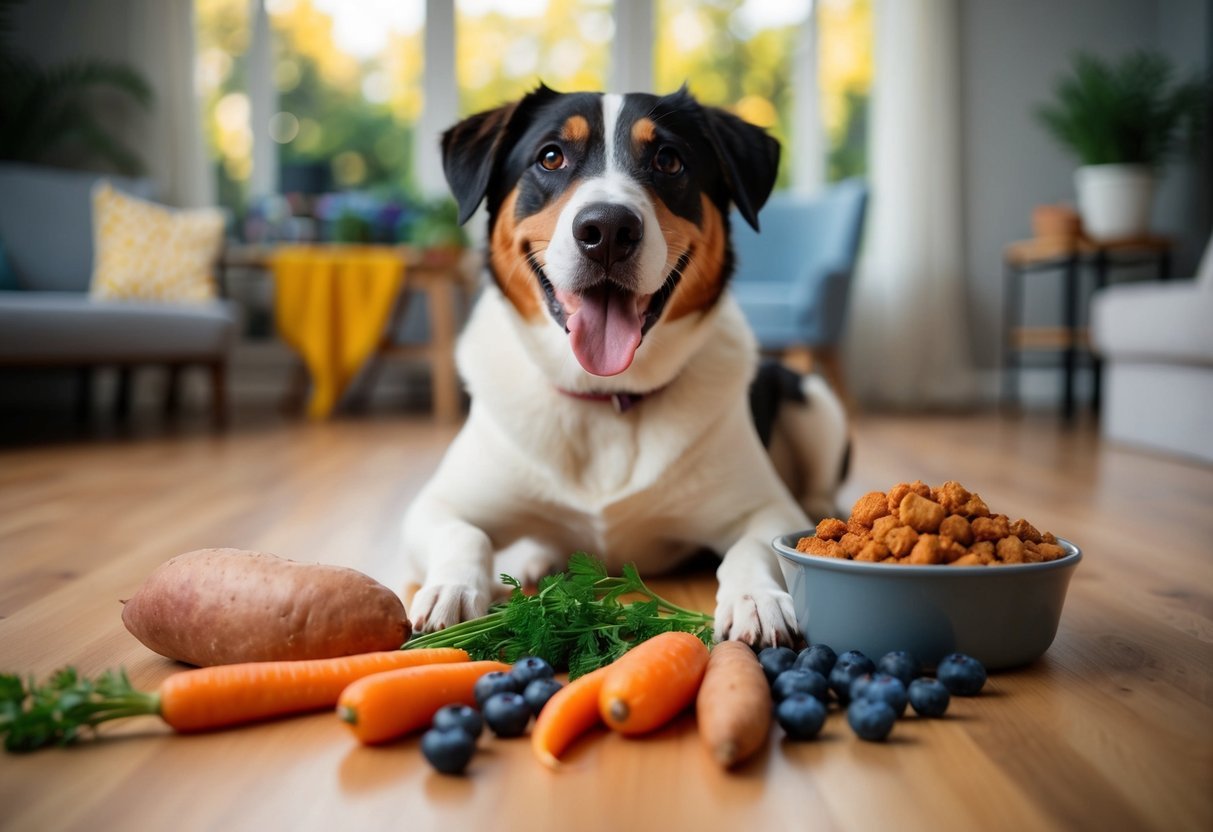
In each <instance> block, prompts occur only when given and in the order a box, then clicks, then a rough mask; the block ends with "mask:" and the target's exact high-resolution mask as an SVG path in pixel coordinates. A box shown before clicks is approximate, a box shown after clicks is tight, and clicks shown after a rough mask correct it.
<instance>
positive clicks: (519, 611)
mask: <svg viewBox="0 0 1213 832" xmlns="http://www.w3.org/2000/svg"><path fill="white" fill-rule="evenodd" d="M501 580H502V582H503V583H505V584H506V585H507V586H510V587H512V591H511V592H510V597H509V600H507V601H505V602H504V603H500V604H496V605H494V606H493V607H492V608H491V609H490V610H489V612H488V614H487V615H485V616H482V617H480V618H475V619H473V620H471V621H464V622H462V623H460V624H455V625H454V626H451V627H447V628H446V629H445V630H438V631H437V632H433V633H426V634H424V635H420V636H416V637H414V638H412V639H409V641H408V642H407V643H406V644H405V645H404V648H403V649H405V650H413V649H418V648H423V647H458V648H461V649H463V650H466V651H467V652H468V654H469V655H470V656H471V657H472V658H473V659H497V660H500V661H505V662H511V663H512V662H515V661H517V660H518V659H520V658H522V657H523V656H539V657H540V658H542V659H545V660H547V661H548V663H550V664H551V665H552V666H553V667H556V668H563V669H567V670H568V671H569V678H570V679H576V678H577V677H578V676H582V675H584V674H586V673H589V672H590V671H592V670H597V669H598V668H600V667H603V666H605V665H608V664H610V663H611V662H613V661H615V659H617V658H619V657H620V656H622V655H623V654H624V653H626V652H627V651H628V650H629V649H630V648H632V647H633V646H635V645H636V644H639V643H640V642H642V641H645V640H647V639H650V638H652V637H653V636H655V635H658V634H660V633H665V632H669V631H671V630H683V631H685V632H688V633H691V634H692V635H695V636H696V637H698V638H700V639H702V640H703V643H704V644H707V645H709V646H710V645H711V643H712V617H711V616H710V615H707V614H706V613H702V612H696V611H695V610H688V609H684V608H682V607H679V606H677V605H675V604H672V603H670V602H669V601H667V600H666V599H664V598H662V597H661V596H660V595H658V594H657V593H655V592H653V591H652V590H651V589H649V588H648V587H647V586H646V585H645V583H644V581H642V580H641V579H640V575H639V573H638V572H637V571H636V567H635V566H633V565H632V564H628V565H626V566H624V567H623V574H622V575H621V576H620V577H618V578H612V577H609V576H608V575H607V571H606V566H605V565H604V564H603V563H602V561H600V560H598V559H597V558H595V557H593V556H591V555H588V554H586V553H585V552H576V553H574V554H573V555H572V556H571V557H570V558H569V567H568V570H567V571H565V572H562V573H560V574H558V575H549V576H548V577H546V578H544V579H543V580H541V581H540V582H539V587H538V591H537V592H536V593H535V594H534V595H526V594H524V593H523V591H522V584H520V583H519V582H518V580H517V579H515V578H512V577H510V576H509V575H502V576H501ZM624 596H640V599H639V600H635V601H626V602H625V601H622V600H620V599H621V598H623V597H624Z"/></svg>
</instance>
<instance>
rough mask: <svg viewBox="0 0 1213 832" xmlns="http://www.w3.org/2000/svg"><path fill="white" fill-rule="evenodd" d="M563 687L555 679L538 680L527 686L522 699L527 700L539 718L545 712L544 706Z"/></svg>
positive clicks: (532, 711)
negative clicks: (540, 713) (541, 712)
mask: <svg viewBox="0 0 1213 832" xmlns="http://www.w3.org/2000/svg"><path fill="white" fill-rule="evenodd" d="M562 687H564V685H562V684H560V683H559V682H557V681H556V680H555V679H536V680H534V681H533V682H531V683H530V684H529V685H527V686H526V690H524V691H523V692H522V698H523V699H525V700H526V704H527V706H528V707H529V708H530V709H531V713H533V714H535V716H539V712H540V711H542V710H543V706H544V705H546V704H547V703H548V700H549V699H551V698H552V695H553V694H555V693H556V691H558V690H560V689H561V688H562Z"/></svg>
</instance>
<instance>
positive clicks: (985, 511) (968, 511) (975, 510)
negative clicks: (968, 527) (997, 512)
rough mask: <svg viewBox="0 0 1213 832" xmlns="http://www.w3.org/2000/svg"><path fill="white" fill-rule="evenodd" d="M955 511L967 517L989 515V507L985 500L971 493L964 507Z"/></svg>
mask: <svg viewBox="0 0 1213 832" xmlns="http://www.w3.org/2000/svg"><path fill="white" fill-rule="evenodd" d="M956 513H957V514H963V515H964V516H965V517H968V518H969V519H972V518H974V517H989V516H990V507H989V506H987V505H986V501H985V500H983V499H981V497H980V496H979V495H977V494H972V495H970V496H969V501H968V502H967V503H965V504H964V507H963V508H962V509H961V510H960V511H958V512H956Z"/></svg>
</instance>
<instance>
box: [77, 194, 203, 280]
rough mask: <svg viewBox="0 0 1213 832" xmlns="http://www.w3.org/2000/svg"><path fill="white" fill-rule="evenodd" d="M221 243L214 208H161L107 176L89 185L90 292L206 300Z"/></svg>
mask: <svg viewBox="0 0 1213 832" xmlns="http://www.w3.org/2000/svg"><path fill="white" fill-rule="evenodd" d="M222 244H223V215H222V214H221V213H219V212H218V211H216V210H213V209H210V208H204V209H198V210H191V211H179V210H174V209H172V208H165V207H164V206H162V205H157V204H155V203H154V202H148V201H147V200H143V199H138V198H136V197H133V196H129V195H127V194H124V193H122V192H121V191H117V190H114V188H113V187H111V186H110V184H109V183H108V182H105V181H102V182H99V183H98V184H97V186H96V187H94V188H93V248H94V252H93V279H92V286H91V293H92V295H93V297H97V298H129V299H138V300H165V301H205V300H210V299H211V298H213V297H215V279H214V275H213V274H212V269H213V267H214V265H215V261H216V259H217V258H218V256H219V247H220V246H221V245H222Z"/></svg>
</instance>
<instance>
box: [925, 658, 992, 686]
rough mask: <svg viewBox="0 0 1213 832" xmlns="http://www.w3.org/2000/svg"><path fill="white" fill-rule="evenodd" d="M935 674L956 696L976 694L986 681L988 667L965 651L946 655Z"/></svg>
mask: <svg viewBox="0 0 1213 832" xmlns="http://www.w3.org/2000/svg"><path fill="white" fill-rule="evenodd" d="M935 676H936V677H938V679H939V681H941V682H943V686H944V687H945V688H947V689H948V693H950V694H952V695H954V696H976V695H977V694H979V693H980V692H981V688H982V686H984V685H985V683H986V669H985V668H984V667H982V664H981V662H979V661H977V659H975V658H973V657H972V656H966V655H965V654H964V653H951V654H949V655H947V656H944V657H943V659H942V660H941V661H940V662H939V667H937V668H936V669H935Z"/></svg>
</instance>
